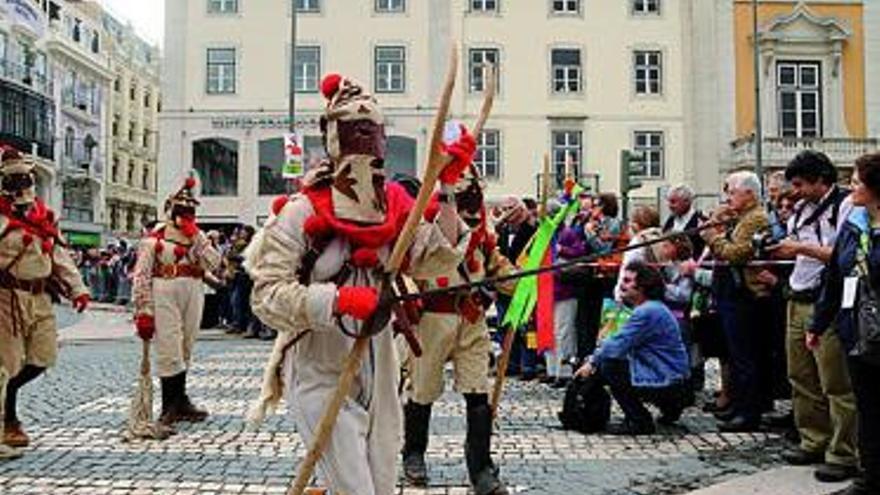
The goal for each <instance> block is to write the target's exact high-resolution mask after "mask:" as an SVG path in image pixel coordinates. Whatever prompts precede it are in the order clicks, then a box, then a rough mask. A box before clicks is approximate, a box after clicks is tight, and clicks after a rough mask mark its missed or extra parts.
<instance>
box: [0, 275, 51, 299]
mask: <svg viewBox="0 0 880 495" xmlns="http://www.w3.org/2000/svg"><path fill="white" fill-rule="evenodd" d="M48 285H49V279H48V278H37V279H34V280H21V279H18V278H15V277H0V288H2V289H14V290H20V291H24V292H30V293H31V294H33V295H35V296H38V295H40V294H42V293H44V292H46V287H47V286H48Z"/></svg>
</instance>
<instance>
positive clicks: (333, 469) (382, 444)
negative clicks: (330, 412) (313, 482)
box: [246, 196, 469, 495]
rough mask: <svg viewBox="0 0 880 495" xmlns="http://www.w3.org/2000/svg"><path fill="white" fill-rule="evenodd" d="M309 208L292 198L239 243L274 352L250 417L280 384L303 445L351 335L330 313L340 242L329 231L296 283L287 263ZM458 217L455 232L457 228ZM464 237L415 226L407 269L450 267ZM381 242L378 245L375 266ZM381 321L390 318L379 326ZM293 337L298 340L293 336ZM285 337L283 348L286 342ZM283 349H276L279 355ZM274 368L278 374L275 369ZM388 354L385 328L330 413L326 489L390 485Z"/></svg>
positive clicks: (392, 390) (323, 467)
mask: <svg viewBox="0 0 880 495" xmlns="http://www.w3.org/2000/svg"><path fill="white" fill-rule="evenodd" d="M313 213H314V209H313V207H312V204H311V202H310V201H309V200H308V198H306V197H305V196H293V197H292V198H291V199H290V201H289V202H288V203H287V204H286V205H285V206H284V208H283V209H282V210H281V212H280V213H279V215H278V216H277V217H272V218H270V220H269V221H268V222H267V224H266V226H265V228H264V230H263V231H262V232H261V233H260V235H258V236H257V237H256V238H255V240H254V246H253V247H252V249H249V250H248V259H247V262H246V266H247V267H248V270H249V273H250V275H251V277H252V278H253V280H254V289H253V294H252V296H251V300H252V302H253V309H254V313H255V314H256V315H257V316H258V317H259V318H260V320H261V321H262V322H263V323H265V324H266V325H268V326H269V327H271V328H274V329H276V330H278V331H279V337H278V339H277V341H276V343H275V350H274V352H273V355H272V358H271V360H270V363H269V365H268V368H267V369H266V373H265V375H264V378H265V383H264V388H263V394H262V397H261V403H260V404H259V405H258V407H257V408H256V409H255V411H253V412H252V417H251V419H260V418H261V417H262V415H263V414H264V413H265V411H266V409H267V408H271V407H274V405H276V404H277V402H278V400H279V399H280V392H281V389H282V379H283V390H284V396H285V398H286V400H287V404H288V408H289V410H290V414H291V416H292V418H293V420H294V421H295V423H296V426H297V431H298V432H299V434H300V435H301V436H302V438H303V440H304V442H306V443H307V444H310V443H311V441H312V438H313V432H314V429H315V427H316V425H317V423H318V421H319V419H320V417H321V414H322V413H323V411H324V406H325V404H326V402H327V400H328V398H329V397H330V395H332V393H333V392H334V390H335V389H336V383H337V380H338V379H339V375H340V373H341V371H342V367H343V361H344V360H345V358H346V356H347V355H348V353H349V351H350V349H351V347H352V345H353V343H354V339H352V338H351V337H349V336H347V335H345V334H344V333H343V331H342V329H341V328H340V323H341V324H342V325H343V326H344V327H346V328H348V329H352V330H355V331H356V330H357V329H358V328H359V326H360V323H359V322H356V321H355V320H353V319H350V318H348V317H342V318H341V320H339V319H337V317H336V316H334V301H335V298H336V291H337V286H336V285H335V284H334V283H333V282H331V281H329V280H330V279H331V278H332V277H333V276H335V275H336V274H337V273H338V272H339V271H340V270H341V269H342V266H343V263H344V262H346V261H347V260H348V259H349V258H350V256H351V252H350V251H351V249H350V246H349V244H348V242H347V241H346V240H345V239H343V238H341V237H337V238H335V239H334V240H333V241H332V242H331V243H330V244H329V245H328V246H327V247H326V249H324V251H323V254H321V256H320V257H319V258H318V259H317V262H316V263H315V266H314V269H313V270H312V272H311V276H310V281H309V283H308V284H306V285H304V284H301V283H300V282H299V281H298V278H297V269H298V268H299V267H300V265H301V262H302V258H303V256H304V254H305V252H306V250H307V246H308V243H309V242H310V241H309V240H308V239H307V238H306V235H305V234H304V228H303V226H304V223H305V221H306V219H307V218H308V217H310V216H311V215H312V214H313ZM466 231H467V227H466V226H464V225H463V224H462V225H461V227H460V232H466ZM468 239H469V236H468V235H464V236H463V237H462V238H461V239H460V241H459V243H458V245H457V246H453V245H451V244H450V243H449V242H448V241H447V239H446V237H445V236H444V235H443V234H442V233H441V230H440V228H439V226H438V225H436V224H427V223H425V224H422V225H421V226H419V228H418V230H417V234H416V239H415V242H414V244H413V247H412V248H411V249H410V251H409V255H410V259H411V260H412V262H411V263H410V264H409V268H408V270H407V272H408V274H410V275H412V276H414V277H417V278H432V277H437V276H440V275H442V274H446V273H449V272H450V271H453V270H454V269H455V266H457V265H458V264H459V263H460V261H461V259H462V256H463V253H464V250H465V247H466V246H467V242H468ZM390 247H391V246H386V247H383V248H381V249H379V250H378V255H379V260H380V263H385V261H386V260H387V257H388V255H389V251H390ZM355 273H356V274H360V275H356V276H353V277H349V279H348V280H347V281H345V282H344V285H358V286H374V287H375V286H376V285H377V279H376V278H375V277H374V276H373V275H372V274H371V273H368V272H365V271H357V272H355ZM389 326H390V325H389ZM297 339H298V340H297ZM295 340H297V341H296V343H295V344H293V345H291V343H292V342H293V341H295ZM285 350H286V352H285ZM279 365H281V369H282V370H283V374H282V376H279V375H278V374H277V373H276V370H277V369H279ZM397 381H398V360H397V357H396V355H395V349H394V341H393V336H392V332H391V331H390V328H386V329H385V330H383V331H382V332H381V333H379V334H377V335H376V336H374V337H373V338H372V340H371V343H370V347H369V351H368V353H367V354H366V356H365V358H364V363H363V368H362V369H361V371H360V373H359V374H358V376H357V378H356V379H355V385H354V387H353V388H352V391H351V393H350V395H349V398H348V401H347V403H346V404H345V405H344V406H343V408H342V410H341V411H340V414H339V418H338V420H337V422H336V426H335V428H334V429H333V434H332V437H331V441H330V444H329V445H328V447H327V449H326V450H325V451H324V454H323V456H322V457H321V460H320V461H319V465H318V474H319V477H320V479H321V482H322V484H324V485H326V486H327V487H328V488H330V489H331V490H332V493H339V494H343V493H344V494H346V495H387V494H391V493H393V490H394V486H395V484H396V482H397V463H396V459H395V457H396V455H397V453H398V452H399V450H400V428H401V418H400V404H399V402H398V399H397Z"/></svg>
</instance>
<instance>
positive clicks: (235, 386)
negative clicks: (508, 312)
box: [0, 333, 783, 495]
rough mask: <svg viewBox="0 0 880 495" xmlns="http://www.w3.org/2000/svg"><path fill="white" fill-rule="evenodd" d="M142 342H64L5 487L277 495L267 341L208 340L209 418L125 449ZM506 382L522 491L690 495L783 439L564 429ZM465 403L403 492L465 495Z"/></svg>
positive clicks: (6, 465)
mask: <svg viewBox="0 0 880 495" xmlns="http://www.w3.org/2000/svg"><path fill="white" fill-rule="evenodd" d="M139 348H140V346H139V344H138V343H137V342H135V341H134V340H133V339H126V340H122V341H115V342H107V341H98V342H88V343H77V342H66V343H64V344H63V347H62V349H61V354H60V360H59V363H58V366H57V367H56V368H55V369H54V370H52V371H51V372H50V373H49V374H48V375H46V376H44V377H42V378H40V379H39V380H38V381H36V382H34V383H33V384H32V385H30V386H28V387H27V388H26V389H25V390H24V391H23V393H22V399H21V402H22V405H21V409H22V411H23V413H22V418H23V421H24V424H25V426H26V429H27V431H28V432H29V433H30V434H31V437H32V440H33V441H32V446H31V447H29V448H28V450H27V452H26V455H25V456H24V457H23V458H21V459H18V460H14V461H5V462H0V493H3V494H13V493H47V494H48V493H51V494H72V493H76V494H80V493H81V494H148V493H161V494H166V493H167V494H177V495H183V494H196V493H198V494H220V493H224V494H233V493H246V494H251V493H254V494H256V493H283V491H284V488H285V486H286V483H287V482H288V480H289V477H290V476H291V475H292V473H293V470H294V466H295V462H296V460H297V459H298V457H299V456H301V455H302V453H303V451H304V448H303V445H302V443H301V442H300V439H299V437H298V436H297V434H296V433H295V432H294V431H293V429H292V427H291V426H290V424H289V423H288V422H286V421H285V418H284V417H283V414H278V415H275V416H273V417H270V418H269V419H268V421H267V423H266V424H265V425H264V426H263V428H262V429H261V430H260V431H259V432H249V431H246V429H245V427H244V423H243V420H242V414H243V412H244V411H245V410H246V408H247V406H248V404H249V403H250V401H251V400H252V399H253V398H254V397H256V395H257V392H258V387H259V381H260V378H259V377H260V375H261V373H262V365H263V363H264V360H265V358H266V357H267V355H268V353H269V349H270V346H269V344H266V343H260V342H254V341H242V340H237V339H235V340H229V339H225V338H221V337H220V336H219V334H210V333H209V334H207V335H206V338H205V339H203V340H202V341H201V342H199V344H198V346H197V348H196V359H195V367H194V369H193V370H192V372H191V374H192V376H191V381H190V389H191V390H190V392H191V395H192V396H193V397H194V398H195V400H196V402H198V403H200V404H203V405H205V406H207V408H208V409H209V410H210V411H211V413H212V415H211V417H210V418H209V420H208V421H207V422H205V423H202V424H197V425H185V426H183V427H181V428H180V432H179V433H178V434H177V435H176V436H175V437H172V439H171V440H168V441H165V442H141V443H124V442H123V441H122V440H121V438H120V432H121V431H122V428H123V425H124V423H125V419H126V417H127V409H128V402H129V398H130V396H131V394H132V392H133V390H134V386H135V382H136V373H137V369H138V359H139V355H138V353H139ZM508 383H510V386H509V388H508V393H507V395H506V397H505V401H504V402H503V403H502V415H503V420H502V421H501V424H500V426H501V431H500V434H499V436H496V438H495V440H494V451H495V459H496V463H498V464H499V465H500V466H501V469H502V476H503V478H504V479H505V480H506V481H507V482H508V483H509V484H510V485H511V488H512V491H513V492H514V493H528V494H559V493H571V494H575V493H576V494H609V495H610V494H615V495H616V494H652V495H656V494H661V495H662V494H674V493H686V492H687V491H689V490H691V489H694V488H697V487H700V486H706V485H709V484H712V483H714V482H717V481H721V480H724V479H727V478H730V477H733V476H737V475H741V474H747V473H752V472H755V471H757V470H760V469H763V468H766V467H768V466H771V465H775V464H777V463H778V462H779V460H778V454H779V451H780V450H781V447H782V443H783V442H782V440H780V439H779V437H778V435H774V434H723V435H722V434H719V433H718V432H717V430H716V429H715V428H714V422H713V421H712V420H711V419H710V418H709V417H708V416H706V415H704V414H703V413H700V412H698V411H697V410H695V409H692V410H689V411H687V412H686V414H685V417H684V418H683V421H682V427H679V428H674V429H663V430H661V431H660V432H659V434H658V435H653V436H648V437H639V438H618V437H611V436H604V435H591V436H584V435H581V434H578V433H571V432H566V431H561V430H559V429H557V424H558V423H557V421H556V412H557V410H558V408H559V405H560V403H561V396H562V392H561V391H557V390H551V389H549V388H547V387H545V386H543V385H539V384H537V383H535V382H531V383H522V382H519V381H517V380H515V379H514V380H511V381H509V382H508ZM156 389H157V390H158V383H157V384H156ZM158 401H159V399H158V397H157V398H156V399H155V402H156V405H157V407H158ZM463 405H464V404H463V401H462V400H461V399H460V398H458V397H457V396H455V395H454V394H452V393H449V394H447V395H446V396H444V398H443V399H442V401H441V402H440V403H439V404H437V407H436V408H435V412H434V421H433V424H432V436H431V444H430V448H429V452H428V462H429V468H430V475H431V488H430V489H429V490H416V489H409V488H401V489H400V490H399V493H400V494H406V495H409V494H412V495H416V494H419V495H421V494H465V493H468V491H467V488H466V486H467V481H466V478H467V475H466V471H465V467H464V462H463V459H462V444H463V440H464V419H463V415H464V408H463ZM615 415H616V416H617V417H618V418H619V412H616V413H615Z"/></svg>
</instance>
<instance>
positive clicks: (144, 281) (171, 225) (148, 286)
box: [132, 178, 221, 426]
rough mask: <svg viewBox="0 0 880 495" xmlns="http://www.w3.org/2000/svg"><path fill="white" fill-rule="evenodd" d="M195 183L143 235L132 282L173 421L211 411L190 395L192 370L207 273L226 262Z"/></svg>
mask: <svg viewBox="0 0 880 495" xmlns="http://www.w3.org/2000/svg"><path fill="white" fill-rule="evenodd" d="M194 187H195V179H193V178H188V179H186V181H185V182H184V184H183V187H181V188H180V189H179V190H178V191H177V192H176V193H174V194H172V195H171V196H170V197H169V198H168V199H167V200H166V201H165V214H166V215H167V217H168V219H167V220H166V221H165V222H160V223H158V224H156V226H155V227H154V228H153V229H152V230H151V231H150V232H149V233H148V234H147V236H146V237H144V238H143V239H142V240H141V243H140V246H139V248H138V257H137V263H136V265H135V268H134V284H133V287H132V294H133V296H134V303H135V326H136V328H137V334H138V336H139V337H140V338H142V339H144V340H153V345H154V349H155V355H156V374H158V375H159V380H160V382H161V383H162V414H161V416H160V417H159V421H161V422H162V423H163V424H165V425H169V426H170V425H172V424H174V423H176V422H178V421H188V422H200V421H204V420H205V418H207V417H208V412H207V411H205V410H203V409H200V408H197V407H195V406H194V405H193V403H192V401H191V400H190V398H189V396H188V395H187V393H186V373H187V370H188V369H189V367H190V363H191V361H192V353H193V346H194V344H195V340H196V336H197V335H198V332H199V327H200V323H201V319H202V308H203V306H204V303H205V294H204V288H203V286H202V279H203V277H204V275H205V273H206V272H213V271H214V270H216V269H217V268H218V267H219V266H220V261H221V257H220V253H219V252H217V250H216V249H214V247H213V246H212V244H211V241H210V240H209V239H208V236H206V235H205V233H204V232H202V231H201V230H200V229H199V227H198V225H196V219H195V218H196V217H195V215H196V207H197V206H198V205H199V202H198V201H197V200H196V199H195V197H194V196H193V188H194Z"/></svg>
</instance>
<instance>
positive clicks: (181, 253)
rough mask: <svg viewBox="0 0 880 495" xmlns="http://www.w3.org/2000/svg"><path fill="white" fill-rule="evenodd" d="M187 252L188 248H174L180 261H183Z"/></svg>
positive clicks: (175, 254)
mask: <svg viewBox="0 0 880 495" xmlns="http://www.w3.org/2000/svg"><path fill="white" fill-rule="evenodd" d="M186 251H187V249H186V246H180V245H178V246H174V257H175V258H177V259H178V260H180V259H183V257H184V256H186Z"/></svg>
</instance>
